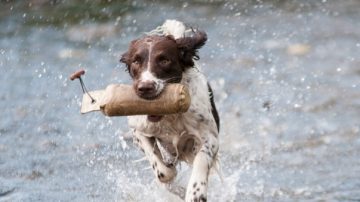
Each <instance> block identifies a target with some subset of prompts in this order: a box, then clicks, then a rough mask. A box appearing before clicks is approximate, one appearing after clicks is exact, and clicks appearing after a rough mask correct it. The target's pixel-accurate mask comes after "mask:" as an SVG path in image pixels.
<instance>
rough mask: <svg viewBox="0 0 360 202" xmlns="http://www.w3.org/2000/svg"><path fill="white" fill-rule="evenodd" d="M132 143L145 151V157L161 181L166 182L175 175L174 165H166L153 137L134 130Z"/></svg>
mask: <svg viewBox="0 0 360 202" xmlns="http://www.w3.org/2000/svg"><path fill="white" fill-rule="evenodd" d="M133 134H134V143H135V144H137V145H138V146H139V147H140V149H141V150H142V151H143V152H144V153H145V156H146V158H147V159H148V160H149V162H150V165H151V166H152V169H153V172H154V174H155V176H156V178H157V179H158V180H159V181H160V182H163V183H168V182H170V181H172V180H173V179H174V177H175V176H176V167H175V165H166V164H165V163H164V162H163V161H162V159H161V157H160V155H161V154H160V152H159V150H158V148H157V147H156V145H155V140H154V138H151V137H146V136H144V135H143V134H142V133H141V132H139V131H134V133H133Z"/></svg>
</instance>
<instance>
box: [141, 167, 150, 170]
mask: <svg viewBox="0 0 360 202" xmlns="http://www.w3.org/2000/svg"><path fill="white" fill-rule="evenodd" d="M150 169H152V168H151V166H149V167H146V168H144V169H143V170H150Z"/></svg>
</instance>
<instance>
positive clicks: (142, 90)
mask: <svg viewBox="0 0 360 202" xmlns="http://www.w3.org/2000/svg"><path fill="white" fill-rule="evenodd" d="M137 90H138V92H139V94H140V95H141V96H144V97H152V96H154V94H155V92H156V89H155V82H153V81H143V82H140V83H139V84H138V86H137Z"/></svg>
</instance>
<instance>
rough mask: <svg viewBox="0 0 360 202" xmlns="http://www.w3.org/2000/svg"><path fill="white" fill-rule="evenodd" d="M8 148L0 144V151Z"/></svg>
mask: <svg viewBox="0 0 360 202" xmlns="http://www.w3.org/2000/svg"><path fill="white" fill-rule="evenodd" d="M7 149H8V148H7V146H6V145H3V144H0V152H4V151H6V150H7Z"/></svg>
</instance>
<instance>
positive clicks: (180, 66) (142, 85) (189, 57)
mask: <svg viewBox="0 0 360 202" xmlns="http://www.w3.org/2000/svg"><path fill="white" fill-rule="evenodd" d="M205 41H206V34H205V33H204V32H194V36H192V37H183V38H180V39H176V40H175V39H174V38H173V37H172V36H171V35H169V36H156V35H154V36H146V37H143V38H140V39H138V40H134V41H132V42H131V44H130V47H129V50H128V52H126V53H124V54H123V55H122V58H121V60H120V61H121V62H123V63H125V64H126V66H127V69H128V71H129V73H130V76H131V77H132V79H133V86H134V89H135V91H136V93H137V94H138V95H139V96H140V97H142V98H145V99H152V98H154V97H156V96H157V95H158V94H160V93H161V91H162V90H163V88H164V86H165V85H166V84H167V83H179V82H180V81H181V79H182V73H183V72H184V71H185V70H186V69H187V68H190V67H193V66H194V63H193V59H198V56H197V50H198V49H199V48H200V47H201V46H202V45H204V44H205Z"/></svg>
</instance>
